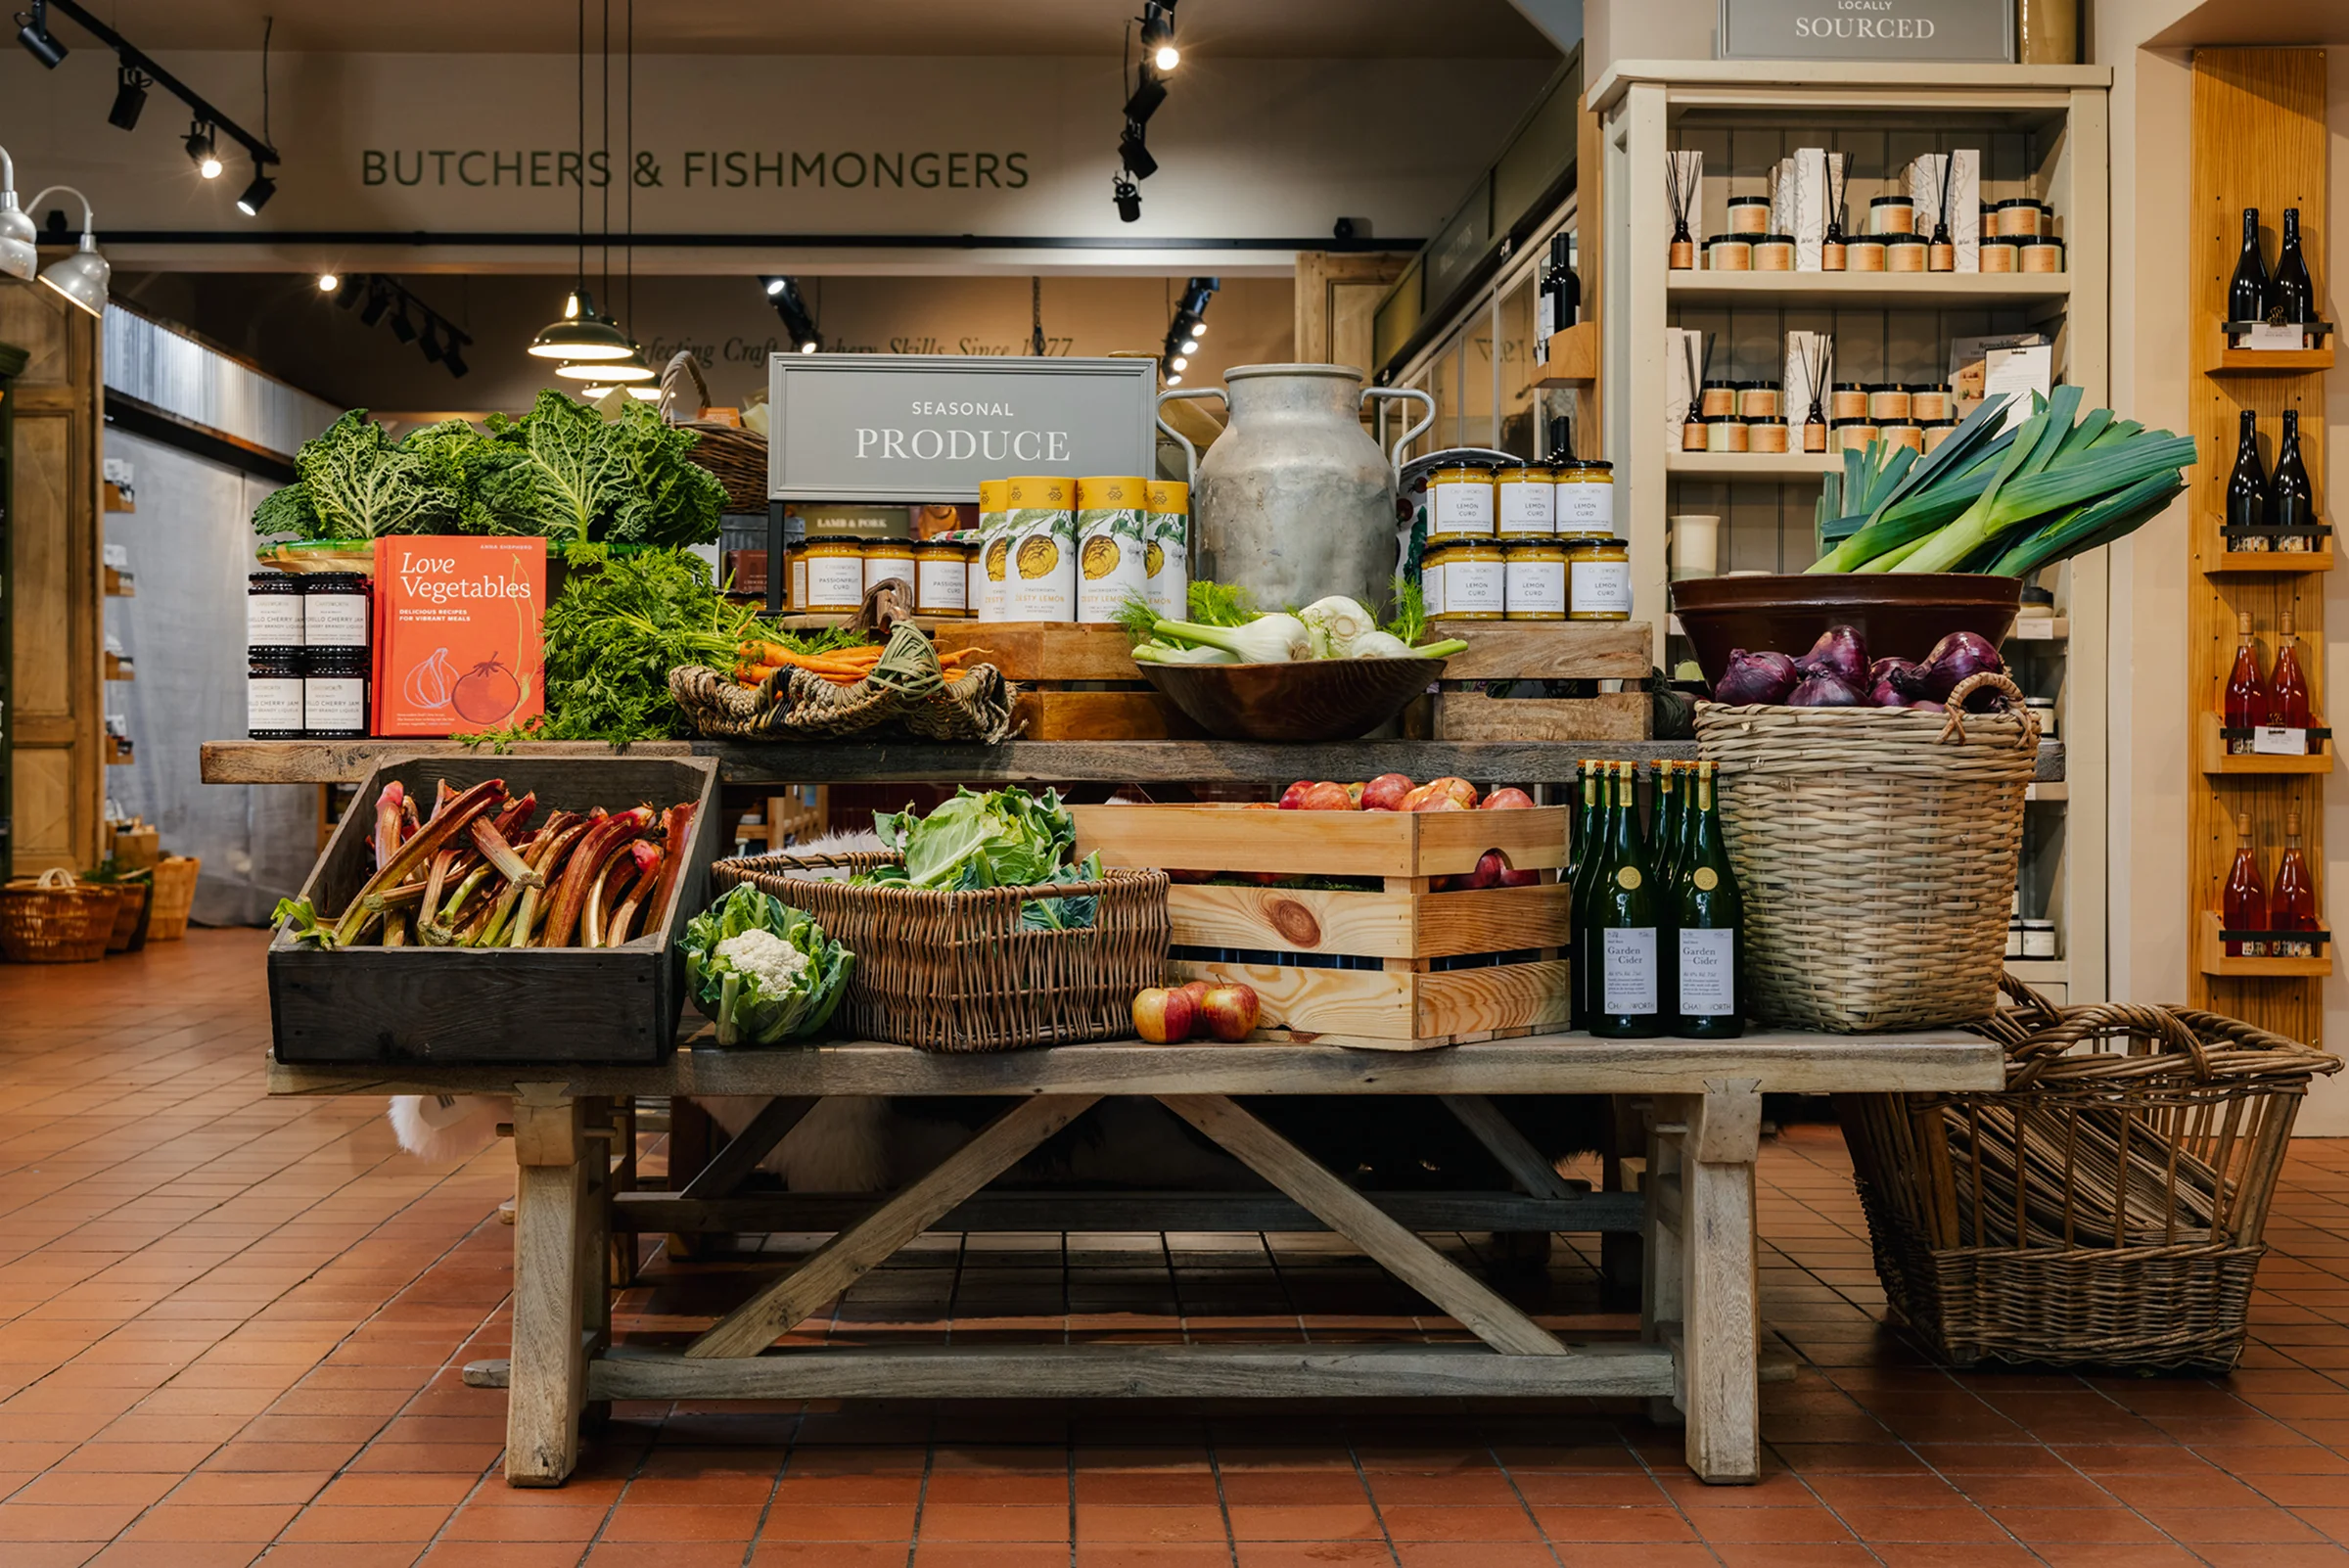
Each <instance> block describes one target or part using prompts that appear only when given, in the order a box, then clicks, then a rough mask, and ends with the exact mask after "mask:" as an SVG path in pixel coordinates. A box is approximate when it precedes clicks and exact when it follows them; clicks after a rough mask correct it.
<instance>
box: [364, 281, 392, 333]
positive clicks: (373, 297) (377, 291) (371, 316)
mask: <svg viewBox="0 0 2349 1568" xmlns="http://www.w3.org/2000/svg"><path fill="white" fill-rule="evenodd" d="M389 309H391V295H390V294H389V293H387V292H386V291H385V289H384V286H383V285H382V284H380V283H378V282H376V281H375V280H374V279H372V278H370V279H368V280H367V308H366V309H364V310H362V311H360V312H359V325H360V326H362V327H372V326H374V325H375V324H376V323H377V322H379V321H381V320H383V319H384V312H385V311H387V310H389Z"/></svg>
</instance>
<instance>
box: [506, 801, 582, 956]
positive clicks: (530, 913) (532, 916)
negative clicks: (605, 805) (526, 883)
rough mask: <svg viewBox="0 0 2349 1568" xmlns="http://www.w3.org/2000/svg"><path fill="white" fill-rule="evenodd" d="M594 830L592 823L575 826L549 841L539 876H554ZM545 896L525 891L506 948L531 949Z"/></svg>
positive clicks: (538, 890) (538, 891) (540, 890)
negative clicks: (535, 926)
mask: <svg viewBox="0 0 2349 1568" xmlns="http://www.w3.org/2000/svg"><path fill="white" fill-rule="evenodd" d="M595 826H596V823H595V822H593V821H586V822H574V823H572V824H571V825H570V826H569V827H567V828H565V829H564V830H563V831H562V832H560V833H557V834H555V835H554V836H553V837H552V838H551V839H549V840H548V842H547V846H546V856H545V858H544V859H541V860H540V861H538V863H537V867H536V869H537V872H538V874H539V875H540V876H542V877H551V876H553V875H554V874H555V868H556V867H557V866H559V865H561V864H562V863H563V856H564V855H565V853H568V852H569V851H570V849H571V847H572V846H573V845H574V844H576V843H577V842H578V840H579V839H580V838H582V837H584V836H585V835H586V834H587V833H589V832H590V831H592V830H593V828H594V827H595ZM545 895H546V890H545V889H544V888H525V889H523V890H522V901H521V902H519V903H517V904H516V905H515V906H514V925H513V929H512V931H511V933H510V934H509V936H508V937H507V940H506V945H507V946H509V947H527V946H529V945H530V928H531V927H532V926H533V925H536V924H537V922H538V907H539V904H540V902H541V900H542V899H544V898H545Z"/></svg>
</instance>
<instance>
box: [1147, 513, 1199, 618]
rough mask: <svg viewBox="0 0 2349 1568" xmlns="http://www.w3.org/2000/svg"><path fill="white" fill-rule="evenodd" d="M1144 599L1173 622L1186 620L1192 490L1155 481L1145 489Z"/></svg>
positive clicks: (1189, 587) (1189, 581) (1189, 591)
mask: <svg viewBox="0 0 2349 1568" xmlns="http://www.w3.org/2000/svg"><path fill="white" fill-rule="evenodd" d="M1142 504H1143V507H1144V511H1143V513H1142V523H1143V530H1142V535H1143V537H1144V538H1146V539H1147V540H1149V543H1148V544H1146V545H1145V546H1143V549H1142V598H1143V600H1144V601H1145V602H1146V603H1147V604H1148V605H1149V606H1150V608H1151V609H1153V610H1155V611H1157V612H1158V613H1159V614H1160V615H1162V616H1164V617H1166V618H1167V619H1168V620H1170V621H1181V620H1184V619H1185V618H1186V617H1187V616H1188V615H1189V613H1190V598H1191V487H1190V486H1189V485H1188V484H1184V483H1183V482H1182V481H1180V480H1152V481H1151V482H1150V483H1149V484H1148V485H1146V486H1145V487H1144V489H1143V502H1142Z"/></svg>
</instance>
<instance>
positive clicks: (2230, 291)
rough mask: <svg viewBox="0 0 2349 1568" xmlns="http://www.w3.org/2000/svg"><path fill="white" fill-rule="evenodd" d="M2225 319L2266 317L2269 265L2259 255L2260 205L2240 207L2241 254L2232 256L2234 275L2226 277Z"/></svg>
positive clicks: (2261, 319)
mask: <svg viewBox="0 0 2349 1568" xmlns="http://www.w3.org/2000/svg"><path fill="white" fill-rule="evenodd" d="M2227 319H2228V320H2229V321H2265V320H2267V319H2268V267H2267V263H2266V262H2264V261H2262V260H2261V259H2260V256H2259V208H2256V207H2246V208H2243V254H2241V255H2239V256H2237V257H2236V258H2235V262H2234V277H2232V278H2230V279H2228V280H2227Z"/></svg>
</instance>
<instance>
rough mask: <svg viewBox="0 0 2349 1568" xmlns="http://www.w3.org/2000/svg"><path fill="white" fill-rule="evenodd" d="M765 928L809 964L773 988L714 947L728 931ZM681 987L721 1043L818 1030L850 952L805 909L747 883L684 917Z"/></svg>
mask: <svg viewBox="0 0 2349 1568" xmlns="http://www.w3.org/2000/svg"><path fill="white" fill-rule="evenodd" d="M746 931H765V932H768V933H770V934H772V935H773V936H775V937H777V938H779V939H780V940H781V941H783V942H785V943H787V944H789V945H791V946H793V947H795V948H797V949H798V950H799V951H800V953H801V954H802V955H803V956H805V957H806V960H807V967H806V968H805V969H803V970H801V971H800V972H799V974H798V975H797V976H796V977H794V980H793V983H792V984H791V985H790V986H789V987H788V988H787V989H784V990H783V991H781V992H779V993H778V992H772V991H770V990H769V989H768V988H767V986H766V985H765V984H763V983H762V982H761V981H760V977H759V976H758V975H757V974H755V973H752V972H750V971H748V970H745V969H744V968H742V967H741V966H740V965H738V964H736V963H735V962H734V960H733V959H731V958H729V957H728V956H727V955H726V954H724V953H722V952H719V951H718V950H717V948H718V945H719V944H720V943H722V942H724V941H725V940H726V939H727V938H729V937H738V936H740V935H742V934H743V933H744V932H746ZM679 945H680V946H682V947H683V949H684V952H685V989H686V991H687V992H688V993H689V994H691V995H692V997H693V1005H694V1007H695V1008H696V1009H697V1010H699V1011H700V1013H701V1015H702V1016H703V1017H704V1018H707V1019H709V1020H710V1021H711V1022H712V1023H714V1024H715V1025H716V1026H717V1042H718V1043H719V1044H720V1045H773V1044H776V1043H778V1042H780V1041H782V1040H786V1039H793V1038H802V1037H805V1036H808V1035H813V1034H816V1033H817V1032H818V1031H820V1030H822V1029H823V1027H824V1026H825V1025H826V1024H828V1023H830V1022H831V1020H832V1012H833V1009H835V1008H836V1007H838V1006H839V1005H840V998H841V997H842V996H843V995H844V994H846V993H847V992H848V989H849V973H850V971H851V970H852V969H853V968H855V966H856V955H855V954H854V953H852V952H851V951H849V949H848V948H846V947H844V946H842V945H840V944H839V943H837V942H834V941H832V940H831V939H830V938H828V937H826V936H825V935H824V928H823V927H821V926H819V925H817V924H816V923H815V919H814V917H813V916H811V915H809V914H808V913H807V912H806V910H805V909H794V908H793V907H791V905H789V904H787V903H785V902H783V900H782V899H777V898H775V897H773V896H772V895H771V894H766V893H761V892H760V890H759V889H757V888H755V887H752V886H751V885H750V884H748V883H744V884H742V885H741V886H739V887H737V888H735V890H734V891H733V892H731V893H729V894H727V895H726V896H725V897H724V898H723V899H719V900H718V901H717V902H716V903H714V904H712V905H711V906H710V907H709V908H707V909H705V910H703V911H702V912H701V913H700V914H698V915H695V916H694V917H693V918H692V919H691V920H690V921H688V922H686V925H685V935H684V937H683V938H682V939H681V940H680V943H679Z"/></svg>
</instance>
